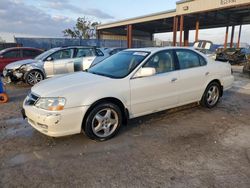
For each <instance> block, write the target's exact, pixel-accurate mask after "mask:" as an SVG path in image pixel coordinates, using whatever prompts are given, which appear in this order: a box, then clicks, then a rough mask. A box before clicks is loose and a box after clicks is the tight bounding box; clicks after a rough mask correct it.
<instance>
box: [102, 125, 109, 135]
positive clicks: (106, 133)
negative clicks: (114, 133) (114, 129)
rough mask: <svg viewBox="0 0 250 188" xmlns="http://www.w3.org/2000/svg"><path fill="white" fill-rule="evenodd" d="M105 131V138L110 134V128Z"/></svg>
mask: <svg viewBox="0 0 250 188" xmlns="http://www.w3.org/2000/svg"><path fill="white" fill-rule="evenodd" d="M103 130H104V136H108V135H109V134H110V127H106V128H105V129H103Z"/></svg>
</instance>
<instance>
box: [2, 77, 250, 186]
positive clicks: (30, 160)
mask: <svg viewBox="0 0 250 188" xmlns="http://www.w3.org/2000/svg"><path fill="white" fill-rule="evenodd" d="M236 76H237V77H236V82H235V84H234V85H235V86H234V87H233V88H232V89H231V90H230V91H228V92H226V93H225V95H224V97H223V98H222V100H221V102H220V103H219V104H218V107H216V108H214V109H211V110H209V109H205V108H202V107H200V106H192V107H191V106H190V107H187V108H186V109H184V110H183V109H182V110H178V111H175V112H173V111H165V112H161V113H157V114H153V115H149V116H146V117H142V118H138V119H135V120H131V121H130V122H129V124H128V126H125V127H123V129H122V131H121V133H120V134H119V135H118V136H117V137H115V138H114V139H112V140H109V141H106V142H95V141H92V140H89V139H88V138H86V137H85V136H84V135H83V134H80V135H74V136H69V137H64V138H57V139H54V138H49V137H47V136H44V135H42V134H40V133H39V132H37V131H35V130H34V129H33V128H31V127H30V126H29V125H28V124H27V123H26V122H25V121H23V120H22V119H21V117H20V113H19V110H20V105H21V103H22V100H23V99H24V97H25V96H26V94H27V92H28V91H29V88H28V87H20V86H18V87H8V92H9V95H10V97H11V101H10V102H9V103H8V104H4V105H1V106H0V143H1V144H0V187H69V186H72V187H203V188H204V187H232V188H235V187H241V188H244V187H245V188H248V187H250V136H249V135H250V80H249V79H247V78H241V77H238V74H237V73H236Z"/></svg>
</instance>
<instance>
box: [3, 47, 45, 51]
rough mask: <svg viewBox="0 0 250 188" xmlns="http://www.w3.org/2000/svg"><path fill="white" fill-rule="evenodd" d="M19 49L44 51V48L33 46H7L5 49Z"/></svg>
mask: <svg viewBox="0 0 250 188" xmlns="http://www.w3.org/2000/svg"><path fill="white" fill-rule="evenodd" d="M18 49H23V50H38V51H43V50H41V49H39V48H33V47H11V48H5V49H3V50H4V51H9V50H18Z"/></svg>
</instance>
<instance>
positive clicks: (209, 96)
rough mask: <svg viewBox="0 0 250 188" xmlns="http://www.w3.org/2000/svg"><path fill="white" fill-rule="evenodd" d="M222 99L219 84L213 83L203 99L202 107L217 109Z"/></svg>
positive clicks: (208, 87)
mask: <svg viewBox="0 0 250 188" xmlns="http://www.w3.org/2000/svg"><path fill="white" fill-rule="evenodd" d="M220 97H221V86H220V84H219V83H218V82H211V83H210V84H209V85H208V86H207V88H206V90H205V92H204V94H203V96H202V99H201V105H202V106H204V107H207V108H213V107H215V106H216V105H217V104H218V102H219V100H220Z"/></svg>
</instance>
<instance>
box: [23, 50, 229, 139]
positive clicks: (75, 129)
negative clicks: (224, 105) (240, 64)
mask: <svg viewBox="0 0 250 188" xmlns="http://www.w3.org/2000/svg"><path fill="white" fill-rule="evenodd" d="M233 80H234V77H233V76H232V72H231V65H230V64H228V63H222V62H216V63H215V61H213V60H212V59H210V58H207V57H206V56H205V55H203V54H201V53H199V52H197V51H195V50H193V49H189V48H179V47H168V48H144V49H129V50H125V51H122V52H119V53H118V54H115V55H113V56H111V57H109V58H107V59H106V60H104V61H102V62H101V63H99V64H97V65H95V66H93V67H92V68H90V69H89V70H88V72H78V73H72V74H68V75H65V76H60V77H56V78H52V79H49V80H45V81H42V82H41V83H38V84H37V85H36V86H34V87H33V88H32V89H31V93H30V94H29V95H28V96H27V98H26V99H25V101H24V103H23V115H24V117H26V118H27V120H28V122H29V123H30V124H31V125H32V126H33V127H34V128H35V129H37V130H38V131H40V132H41V133H44V134H46V135H48V136H52V137H59V136H66V135H72V134H77V133H81V131H82V130H83V131H84V132H85V134H86V135H87V136H88V137H89V138H91V139H96V140H107V139H109V138H111V137H113V136H114V135H116V134H117V133H118V131H119V129H120V127H121V125H122V124H123V123H126V121H127V119H132V118H135V117H139V116H143V115H146V114H151V113H155V112H158V111H162V110H166V109H169V108H173V107H177V106H181V105H185V104H188V103H193V102H200V104H202V105H203V106H205V107H208V108H212V107H214V106H216V104H217V103H218V101H219V99H220V97H221V96H222V95H223V91H225V90H227V89H229V88H230V87H231V86H232V84H233Z"/></svg>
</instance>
